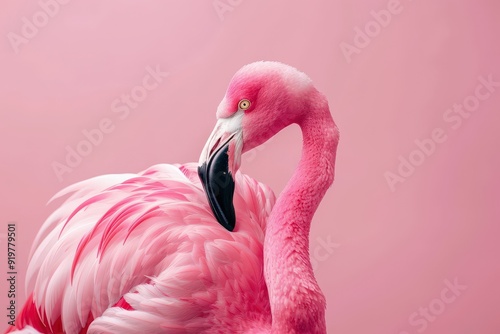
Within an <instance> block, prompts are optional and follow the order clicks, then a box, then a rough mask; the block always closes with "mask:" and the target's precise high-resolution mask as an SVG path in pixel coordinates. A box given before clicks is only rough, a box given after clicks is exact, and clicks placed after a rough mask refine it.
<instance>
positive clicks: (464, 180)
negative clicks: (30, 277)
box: [0, 0, 500, 334]
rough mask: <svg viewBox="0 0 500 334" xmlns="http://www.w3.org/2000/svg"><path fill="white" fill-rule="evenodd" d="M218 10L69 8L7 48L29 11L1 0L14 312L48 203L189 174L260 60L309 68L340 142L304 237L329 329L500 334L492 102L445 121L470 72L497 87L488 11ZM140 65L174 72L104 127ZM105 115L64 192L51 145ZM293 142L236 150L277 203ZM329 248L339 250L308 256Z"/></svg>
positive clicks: (499, 163) (334, 6) (334, 5)
mask: <svg viewBox="0 0 500 334" xmlns="http://www.w3.org/2000/svg"><path fill="white" fill-rule="evenodd" d="M220 2H222V3H229V5H227V6H230V8H231V10H228V11H226V12H224V13H222V18H223V20H221V17H220V16H219V15H218V14H217V12H216V11H215V9H214V4H213V3H212V0H205V1H194V0H191V1H182V2H180V1H149V2H147V3H145V2H141V3H139V2H135V1H105V2H104V1H97V0H92V1H90V0H87V1H79V0H72V1H70V2H69V3H68V4H65V5H61V6H60V8H59V12H58V13H56V14H55V15H54V17H50V18H49V19H48V21H47V22H46V25H45V26H43V27H41V28H39V31H38V33H37V34H36V35H35V36H33V37H32V38H31V39H29V40H28V43H25V44H21V45H19V48H18V50H17V51H18V52H17V53H16V52H15V51H16V50H15V48H13V47H12V45H11V43H10V42H9V39H8V34H9V33H11V32H13V33H16V34H21V29H22V27H23V24H24V23H23V17H27V18H28V19H29V20H32V16H33V15H34V14H35V13H37V12H39V11H40V10H41V7H40V4H39V3H38V2H37V1H3V2H2V4H0V35H1V36H2V38H1V42H0V57H1V58H0V59H1V61H0V154H1V157H2V164H1V165H0V187H1V188H0V189H1V193H0V194H1V195H0V196H1V198H0V236H1V237H3V239H2V240H1V242H2V246H1V247H0V248H1V251H0V252H1V254H0V264H1V268H2V270H1V273H2V274H1V275H0V279H1V280H2V282H4V280H5V279H4V273H5V272H6V271H7V269H6V264H5V262H6V257H7V256H6V254H5V253H6V250H5V248H6V246H5V233H6V229H7V223H8V222H9V221H15V222H17V239H18V240H17V269H18V271H19V275H18V304H20V303H21V302H22V301H24V298H25V295H24V288H23V286H24V272H25V268H26V265H27V257H28V253H29V250H30V246H31V243H32V240H33V239H34V237H35V233H36V232H37V230H38V228H39V226H40V225H41V223H42V222H43V220H44V219H45V218H46V217H47V215H48V214H49V213H50V212H51V211H52V210H53V209H54V208H55V206H54V205H49V206H46V205H45V204H46V202H47V201H48V199H49V198H50V197H51V196H52V195H53V194H54V193H55V192H57V191H58V190H60V189H61V188H62V187H64V186H67V185H69V184H71V183H73V182H76V181H79V180H82V179H85V178H88V177H91V176H95V175H99V174H105V173H116V172H129V171H140V170H143V169H145V168H147V167H148V166H150V165H152V164H156V163H160V162H165V163H174V162H187V161H197V160H198V157H199V153H200V151H201V149H202V147H203V144H204V142H205V140H206V138H207V137H208V135H209V133H210V131H211V129H212V127H213V125H214V124H215V116H214V115H215V110H216V107H217V105H218V102H219V101H220V99H221V98H222V96H223V94H224V92H225V89H226V86H227V83H228V82H229V80H230V78H231V76H232V74H233V73H234V72H235V71H236V70H237V69H238V68H239V67H240V66H242V65H243V64H246V63H249V62H252V61H255V60H261V59H268V60H279V61H282V62H285V63H288V64H290V65H293V66H296V67H297V68H299V69H301V70H303V71H304V72H306V73H307V74H308V75H309V76H310V77H311V78H312V79H313V80H314V82H315V83H316V85H317V87H318V88H319V89H320V90H322V91H323V92H324V93H325V94H326V95H327V96H328V99H329V101H330V106H331V109H332V114H333V116H334V119H335V120H336V122H337V124H338V126H339V128H340V130H341V143H340V146H339V152H338V156H337V170H336V181H335V184H334V186H333V188H332V189H331V190H330V191H329V192H328V194H327V196H326V197H325V199H324V200H323V203H322V205H321V206H320V208H319V210H318V212H317V214H316V216H315V218H314V221H313V226H312V230H311V255H312V257H313V261H315V263H316V264H317V265H316V275H317V278H318V281H319V283H320V285H321V287H322V289H323V291H324V293H325V295H326V297H327V301H328V309H327V321H328V329H329V332H330V333H347V334H351V333H355V334H357V333H372V334H373V333H375V334H378V333H380V334H387V333H389V334H413V333H420V332H425V333H429V334H431V333H436V334H442V333H459V334H468V333H474V334H498V333H500V308H499V306H498V302H499V300H500V298H499V297H500V285H499V283H498V282H499V279H500V271H499V260H498V256H499V251H500V243H499V242H498V237H499V233H500V227H499V223H500V203H499V198H500V187H499V186H500V178H499V177H498V171H499V170H500V155H499V154H498V149H499V144H500V141H499V139H500V134H499V131H498V129H499V124H500V113H499V112H500V108H499V107H500V87H497V88H496V91H495V92H493V93H492V94H491V96H490V97H489V98H487V99H485V100H484V101H481V103H480V105H479V107H478V109H477V110H476V111H474V112H472V114H471V116H470V117H469V118H467V119H464V120H463V122H462V124H461V126H460V127H459V128H457V129H453V128H452V127H451V126H452V125H453V123H449V122H446V121H445V120H444V119H443V115H445V113H446V110H447V109H448V108H451V107H452V106H453V104H455V103H462V102H463V101H464V99H466V98H467V97H468V96H470V95H472V94H474V92H475V89H476V87H477V86H478V84H479V81H478V77H479V76H483V77H485V78H487V77H488V75H490V74H492V75H493V78H494V79H495V80H496V81H500V66H499V65H500V64H499V60H500V41H499V36H500V19H499V16H498V13H499V12H500V5H499V3H498V1H495V0H476V1H430V0H418V1H410V0H401V2H400V7H399V14H394V15H392V17H391V21H390V23H389V24H387V25H386V27H382V28H381V29H380V31H377V30H376V29H377V27H379V26H377V24H375V25H374V24H373V22H372V21H373V20H374V19H373V16H372V14H370V12H371V11H372V10H374V11H376V12H379V11H380V10H383V9H385V8H387V6H388V1H387V0H376V1H375V0H372V1H363V0H355V1H353V0H338V1H309V2H307V3H306V2H305V1H285V0H279V1H278V0H274V1H263V0H252V1H241V0H221V1H220ZM42 19H43V17H42ZM370 22H372V23H370ZM42 23H43V22H42ZM366 24H368V27H371V28H372V29H374V30H373V31H372V32H371V34H372V36H373V37H369V39H370V40H369V44H368V45H367V46H365V47H363V48H360V49H359V52H358V53H355V54H353V55H352V57H351V59H350V60H351V61H350V62H348V61H347V58H346V57H345V56H344V54H343V53H342V51H341V47H340V45H341V43H342V42H344V43H349V44H353V43H354V38H355V28H356V27H359V28H361V29H364V28H365V25H366ZM365 42H366V41H365ZM344 45H345V44H344ZM156 65H159V67H160V69H161V70H163V71H166V72H169V73H170V75H169V76H168V77H167V78H165V79H164V80H163V82H162V83H161V84H160V85H159V86H158V87H157V88H156V89H154V90H152V91H150V92H149V93H148V96H147V98H145V100H144V101H142V102H140V103H139V105H138V107H137V108H135V109H133V110H131V112H130V114H129V115H128V117H126V118H125V119H120V118H119V117H118V116H119V114H116V113H114V112H113V111H112V108H111V104H112V102H113V101H114V100H115V99H117V98H119V97H120V96H121V94H128V93H130V91H131V89H132V88H133V87H134V86H137V85H140V84H141V83H142V79H143V77H144V76H145V75H146V73H147V72H146V70H145V69H146V67H147V66H151V67H153V68H154V67H156ZM469 100H470V99H469ZM104 118H109V119H111V121H112V122H113V124H114V126H115V127H114V128H113V131H112V132H111V133H108V134H106V135H105V136H104V139H103V140H102V142H101V143H100V144H99V145H97V146H94V147H93V148H92V152H91V153H90V154H89V155H88V156H86V157H84V158H83V160H82V162H81V163H80V164H79V165H78V166H77V167H75V168H74V169H73V170H72V171H71V172H70V173H66V174H64V175H63V176H62V181H61V182H60V181H59V180H58V178H57V176H56V175H55V173H54V171H53V169H52V166H51V165H52V163H53V162H54V161H58V162H60V163H64V159H65V156H66V149H65V147H66V146H67V145H69V146H70V147H72V148H75V147H76V146H77V145H78V143H79V142H80V141H82V140H83V139H85V137H84V136H83V134H82V131H83V130H85V129H87V130H90V129H93V128H96V127H97V126H98V124H99V122H100V121H101V120H102V119H104ZM435 128H441V129H442V130H443V131H444V133H445V135H446V138H447V140H446V141H444V142H443V143H439V144H436V148H435V149H434V152H433V153H432V154H430V155H429V156H428V157H425V158H424V159H423V162H422V161H421V160H420V161H419V162H421V165H420V166H417V167H416V168H415V170H414V171H413V173H412V174H411V175H409V176H408V177H406V178H405V182H404V183H397V184H396V185H395V187H394V191H391V188H390V187H389V185H388V182H387V181H386V178H385V176H384V175H385V173H386V172H388V171H390V172H393V173H396V172H397V169H398V165H399V163H400V162H399V161H400V160H399V156H403V157H404V158H406V159H408V158H409V157H410V155H411V154H412V152H413V151H415V150H416V149H418V146H416V144H415V140H424V139H426V138H430V137H431V133H432V131H433V130H434V129H435ZM300 143H301V137H300V132H299V130H298V128H297V127H292V128H290V129H287V130H285V131H284V132H282V133H280V134H279V135H278V136H277V137H276V138H275V139H274V140H272V141H271V142H269V143H266V144H265V145H264V146H263V147H261V148H259V150H256V151H254V152H252V153H248V154H247V156H246V157H245V158H244V159H243V166H242V169H243V170H244V171H245V172H246V173H248V174H250V175H252V176H253V177H255V178H257V179H259V180H261V181H264V182H266V183H268V184H270V185H271V186H272V187H273V189H274V190H275V191H276V192H277V193H278V192H279V191H281V189H282V188H283V187H284V185H285V184H286V182H287V180H288V178H289V177H290V176H291V174H292V171H293V169H294V168H295V165H296V162H297V161H298V158H299V154H300V148H301V145H300ZM418 157H420V158H421V157H422V156H419V154H418V153H413V158H414V159H417V160H418ZM328 239H329V240H330V241H331V242H333V243H334V244H335V247H330V248H329V249H325V248H322V247H323V246H322V245H324V244H325V241H327V240H328ZM328 250H330V251H331V254H329V253H327V251H328ZM314 253H316V254H319V255H314ZM325 254H328V256H325ZM315 256H316V257H315ZM455 278H456V279H457V280H458V282H459V284H460V285H463V286H466V287H467V288H466V289H465V290H464V291H462V292H461V294H460V295H459V296H458V297H456V298H455V300H454V301H453V302H451V303H449V304H443V303H442V302H439V299H440V298H442V297H441V293H442V291H443V289H444V288H445V287H446V284H445V283H444V280H449V281H450V282H453V281H454V280H455ZM1 286H2V291H0V306H1V307H0V309H1V310H5V308H6V307H7V305H8V304H7V303H8V300H7V298H6V295H7V292H6V288H4V283H2V285H1ZM445 292H446V291H445ZM445 295H446V294H445ZM446 296H448V297H450V296H452V294H451V293H450V292H449V293H448V295H446ZM440 305H441V306H442V305H445V309H444V310H443V309H440V308H439V306H440ZM429 306H431V307H434V310H437V311H436V312H437V313H439V314H438V315H436V316H435V318H432V321H430V320H429V321H427V320H422V319H425V317H423V316H421V315H418V314H417V316H416V318H415V319H414V320H419V319H420V322H418V323H417V324H418V325H415V323H413V324H412V323H410V321H409V317H410V316H411V315H412V314H413V313H414V312H419V308H420V307H429ZM4 312H6V311H2V312H0V313H1V314H0V319H2V321H1V323H0V330H2V329H4V328H5V327H6V321H7V320H6V317H5V316H4ZM422 322H423V323H424V324H425V325H426V327H425V328H424V325H423V324H422ZM419 330H420V331H419Z"/></svg>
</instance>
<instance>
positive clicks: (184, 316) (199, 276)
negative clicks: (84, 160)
mask: <svg viewBox="0 0 500 334" xmlns="http://www.w3.org/2000/svg"><path fill="white" fill-rule="evenodd" d="M196 168H197V166H196V165H195V164H186V165H167V164H164V165H156V166H153V167H151V168H149V169H148V170H146V171H144V172H142V173H139V174H120V175H105V176H99V177H95V178H92V179H89V180H86V181H83V182H80V183H77V184H75V185H72V186H70V187H68V188H66V189H64V190H63V191H62V192H60V193H59V194H58V195H56V197H61V196H64V195H67V194H71V196H70V197H69V198H68V199H67V200H66V201H65V203H64V204H63V205H62V206H61V207H60V208H59V209H57V210H56V211H55V212H54V213H53V214H52V215H51V216H50V217H49V218H48V219H47V221H46V222H45V223H44V225H43V228H42V230H41V231H40V233H39V234H38V236H37V238H36V241H35V243H34V245H33V251H32V253H33V255H32V259H31V262H30V266H29V268H28V272H27V277H28V279H27V286H26V288H27V290H28V291H33V292H32V301H33V303H34V304H35V305H37V307H32V308H31V309H30V310H25V311H24V312H23V313H22V314H21V315H20V317H19V318H18V326H19V327H22V326H23V325H26V324H32V325H33V326H34V327H35V328H37V329H38V330H40V331H42V332H44V331H45V330H49V331H51V330H55V331H57V330H60V329H61V328H62V329H63V330H64V331H65V332H67V333H78V332H80V331H81V330H82V329H83V328H85V327H86V326H87V325H88V323H89V322H90V321H91V320H92V319H93V322H92V324H91V325H90V327H89V332H92V333H109V332H113V333H138V332H144V333H158V332H162V331H159V328H161V329H163V330H164V331H163V332H168V333H199V332H202V331H208V332H210V333H228V330H229V332H234V333H236V332H239V331H240V330H245V329H248V328H255V326H258V327H259V328H265V327H266V326H268V325H269V324H270V319H269V317H267V318H266V317H263V315H265V314H269V313H270V311H269V301H268V297H267V289H266V286H265V282H264V277H263V269H262V261H263V259H262V243H263V240H264V231H265V222H266V220H267V216H268V215H269V213H270V211H271V208H272V206H273V204H274V199H275V197H274V195H273V193H272V191H271V190H270V189H269V188H268V187H267V186H265V185H263V184H261V183H258V182H256V181H255V180H253V179H251V178H250V177H248V176H246V175H243V174H241V173H240V172H238V173H237V175H236V179H237V182H238V188H237V190H236V192H235V197H234V203H235V208H236V212H237V214H238V225H237V227H236V229H235V231H234V232H233V233H231V232H229V231H227V230H225V229H224V228H223V227H222V226H220V225H219V224H218V223H217V221H216V220H215V218H214V217H213V214H212V213H211V211H210V207H209V206H208V203H207V201H206V199H205V194H204V192H203V190H202V187H201V184H200V181H199V179H198V176H197V174H196ZM263 223H264V224H263ZM236 232H237V233H236ZM119 301H121V306H124V305H125V306H126V307H127V308H128V305H130V308H131V310H127V309H125V308H122V307H113V306H114V305H115V304H117V303H118V302H119ZM27 306H29V305H27ZM215 314H217V315H218V316H215ZM223 314H225V315H226V316H224V317H223V316H221V315H223ZM38 317H39V318H40V319H43V320H42V321H43V322H44V323H43V325H42V324H41V323H40V322H38V321H36V318H38ZM61 320H62V324H61ZM179 324H188V325H185V326H182V327H180V326H179ZM37 325H38V326H37Z"/></svg>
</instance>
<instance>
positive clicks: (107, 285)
mask: <svg viewBox="0 0 500 334" xmlns="http://www.w3.org/2000/svg"><path fill="white" fill-rule="evenodd" d="M293 123H296V124H298V125H299V126H300V128H301V131H302V136H303V148H302V155H301V158H300V161H299V163H298V167H297V168H296V170H295V172H294V173H293V176H292V177H291V179H290V181H289V182H288V184H287V185H286V186H285V188H284V190H283V191H282V193H281V196H279V198H278V199H277V200H276V198H275V195H274V194H273V192H272V190H271V189H270V188H269V187H268V186H266V185H264V184H262V183H259V182H257V181H256V180H254V179H252V178H250V177H249V176H247V175H244V174H242V173H241V172H240V171H239V167H240V157H241V154H242V153H244V152H246V151H248V150H251V149H252V148H254V147H256V146H258V145H260V144H262V143H264V142H265V141H266V140H268V139H269V138H271V137H272V136H274V135H275V134H276V133H277V132H279V131H280V130H281V129H283V128H284V127H286V126H288V125H290V124H293ZM338 139H339V132H338V129H337V127H336V125H335V123H334V121H333V119H332V117H331V114H330V111H329V107H328V102H327V99H326V97H325V96H324V95H323V94H322V93H320V92H319V91H318V90H317V89H316V88H315V87H314V86H313V84H312V81H311V79H309V77H308V76H307V75H306V74H304V73H302V72H300V71H298V70H297V69H295V68H293V67H291V66H288V65H285V64H282V63H279V62H270V61H260V62H255V63H251V64H248V65H245V66H243V67H242V68H241V69H240V70H239V71H237V72H236V74H235V75H234V76H233V78H232V80H231V82H230V84H229V86H228V89H227V91H226V94H225V96H224V98H223V99H222V101H221V103H220V105H219V106H218V109H217V123H216V126H215V128H214V130H213V132H212V134H211V136H210V138H209V139H208V141H207V143H206V145H205V147H204V148H203V151H202V153H201V157H200V161H199V163H198V164H196V163H187V164H159V165H155V166H152V167H150V168H148V169H147V170H145V171H143V172H141V173H138V174H116V175H104V176H98V177H94V178H91V179H89V180H86V181H82V182H79V183H77V184H74V185H71V186H69V187H67V188H66V189H64V190H62V191H61V192H59V193H58V194H56V195H55V198H60V197H63V196H67V197H68V198H67V199H66V201H65V202H64V204H63V205H62V206H60V207H59V208H58V209H57V210H56V211H55V212H53V214H52V215H50V216H49V218H48V219H47V220H46V221H45V223H44V224H43V226H42V228H41V230H40V231H39V233H38V235H37V237H36V239H35V241H34V244H33V247H32V251H31V254H30V258H31V259H30V263H29V266H28V269H27V274H26V276H27V281H26V288H27V291H28V298H27V301H26V303H25V304H24V307H23V309H22V311H21V312H20V314H19V315H18V317H17V319H16V326H15V327H11V328H10V329H9V330H8V331H13V332H23V333H140V332H142V333H286V334H291V333H326V321H325V308H326V301H325V297H324V295H323V293H322V292H321V289H320V287H319V285H318V283H317V281H316V279H315V277H314V273H313V269H312V266H311V262H310V258H309V230H310V225H311V220H312V218H313V215H314V212H315V211H316V209H317V207H318V205H319V203H320V202H321V200H322V198H323V197H324V195H325V193H326V191H327V189H328V188H329V187H330V186H331V184H332V183H333V178H334V168H335V157H336V150H337V144H338Z"/></svg>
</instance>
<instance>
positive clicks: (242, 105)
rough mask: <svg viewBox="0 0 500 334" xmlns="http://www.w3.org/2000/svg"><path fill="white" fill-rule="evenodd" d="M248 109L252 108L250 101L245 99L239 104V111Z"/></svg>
mask: <svg viewBox="0 0 500 334" xmlns="http://www.w3.org/2000/svg"><path fill="white" fill-rule="evenodd" d="M248 108H250V101H248V100H247V99H243V100H241V101H240V102H239V103H238V109H240V110H247V109H248Z"/></svg>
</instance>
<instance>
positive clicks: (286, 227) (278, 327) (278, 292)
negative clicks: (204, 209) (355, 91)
mask: <svg viewBox="0 0 500 334" xmlns="http://www.w3.org/2000/svg"><path fill="white" fill-rule="evenodd" d="M317 95H318V96H315V98H314V99H312V100H311V103H310V104H309V110H308V111H307V114H306V115H305V116H304V117H303V118H301V119H300V120H299V121H298V122H297V123H298V124H299V126H300V127H301V130H302V136H303V147H302V156H301V159H300V161H299V164H298V167H297V169H296V171H295V172H294V174H293V176H292V178H291V179H290V181H289V182H288V184H287V185H286V187H285V189H284V190H283V192H282V193H281V196H280V197H279V198H278V200H277V202H276V205H275V206H274V209H273V211H272V213H271V215H270V217H269V220H268V223H267V230H266V236H265V242H264V257H265V267H264V268H265V269H264V273H265V278H266V284H267V286H268V290H269V298H270V303H271V311H272V317H273V325H272V326H273V332H276V333H285V332H286V333H306V332H307V333H326V329H325V316H324V313H325V298H324V296H323V294H322V292H321V290H320V288H319V286H318V284H317V282H316V279H315V277H314V273H313V270H312V266H311V261H310V258H309V229H310V225H311V220H312V218H313V215H314V212H315V211H316V209H317V207H318V205H319V203H320V202H321V200H322V198H323V196H324V195H325V193H326V190H327V189H328V188H329V187H330V185H331V184H332V182H333V177H334V166H335V156H336V149H337V143H338V130H337V128H336V126H335V123H334V122H333V120H332V117H331V115H330V111H329V109H328V104H327V102H326V99H325V98H324V97H323V96H322V95H320V94H319V93H317Z"/></svg>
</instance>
